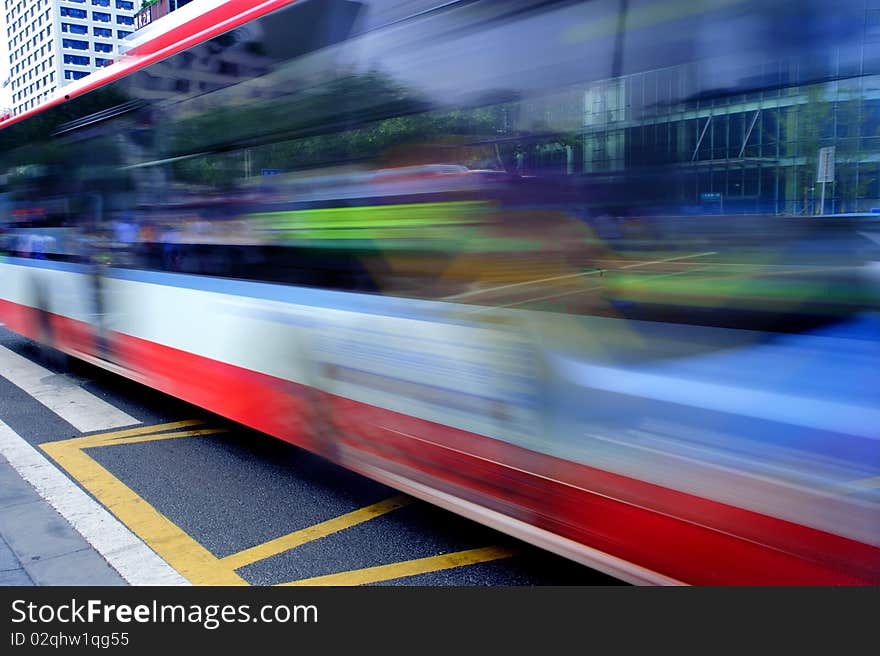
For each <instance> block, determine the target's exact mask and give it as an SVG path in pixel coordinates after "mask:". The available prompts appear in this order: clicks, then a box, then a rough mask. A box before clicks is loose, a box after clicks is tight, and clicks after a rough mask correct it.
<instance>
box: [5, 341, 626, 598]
mask: <svg viewBox="0 0 880 656" xmlns="http://www.w3.org/2000/svg"><path fill="white" fill-rule="evenodd" d="M0 347H2V348H5V349H8V350H9V351H11V352H12V353H14V354H17V355H19V356H23V357H24V358H25V359H26V360H28V361H29V362H32V363H35V364H37V365H39V366H40V367H43V368H44V369H45V371H43V372H41V374H40V376H38V380H37V383H38V384H39V386H40V387H39V389H40V390H42V392H40V393H36V394H30V393H28V392H27V391H25V390H24V389H22V388H21V387H20V386H17V385H15V384H13V383H12V382H10V380H9V376H7V372H6V371H2V370H0V421H2V422H3V423H5V424H6V425H7V426H8V427H9V428H10V429H12V431H14V432H15V433H17V434H18V435H19V436H20V437H21V438H23V439H24V440H26V441H27V442H28V443H29V444H31V445H33V446H34V447H36V449H37V452H39V453H40V454H41V455H43V456H45V458H46V460H47V461H48V462H49V463H51V466H52V467H55V468H57V469H58V470H59V471H61V472H62V473H63V474H64V476H66V477H67V479H69V480H70V481H71V482H72V483H73V484H74V485H75V486H76V487H78V488H80V489H83V490H85V491H87V492H88V493H89V495H88V496H89V497H90V498H91V500H92V501H95V502H97V504H98V506H101V507H103V508H107V509H109V510H110V511H111V512H112V513H113V514H114V515H115V516H116V517H117V518H118V519H119V520H120V521H121V522H122V524H124V525H125V526H126V527H127V529H128V530H130V531H131V532H132V533H133V534H134V535H135V536H136V538H137V539H138V540H141V541H143V542H144V543H145V544H146V545H147V546H148V547H149V548H150V549H152V550H153V551H155V552H156V553H157V554H158V555H159V556H160V557H161V558H163V559H164V560H165V562H166V563H167V564H168V565H169V566H170V567H171V568H172V569H174V570H176V571H177V572H178V573H179V574H181V575H182V576H183V577H184V578H185V579H186V580H189V581H190V582H193V583H195V584H197V585H199V584H209V583H226V582H228V580H229V579H228V578H226V577H230V576H232V577H237V578H239V579H241V580H242V581H243V582H244V583H246V584H251V585H276V584H282V583H297V582H305V583H307V584H322V583H326V584H336V585H354V584H366V585H427V586H439V585H458V586H462V585H463V586H475V585H482V586H500V585H504V586H547V585H553V586H560V585H621V584H622V583H621V582H619V581H617V580H615V579H613V578H611V577H608V576H607V575H605V574H602V573H600V572H596V571H593V570H591V569H588V568H586V567H583V566H581V565H579V564H576V563H573V562H571V561H568V560H565V559H563V558H560V557H557V556H555V555H553V554H550V553H548V552H545V551H542V550H539V549H536V548H534V547H532V546H530V545H527V544H525V543H522V542H520V541H517V540H513V539H511V538H509V537H507V536H505V535H503V534H500V533H498V532H496V531H493V530H490V529H488V528H486V527H483V526H481V525H479V524H476V523H474V522H472V521H469V520H466V519H464V518H461V517H459V516H457V515H455V514H452V513H449V512H447V511H444V510H441V509H439V508H437V507H434V506H432V505H430V504H427V503H425V502H422V501H419V500H415V499H412V498H409V497H406V496H402V495H399V494H398V493H397V492H396V491H395V490H393V489H390V488H388V487H386V486H384V485H381V484H378V483H376V482H374V481H371V480H369V479H366V478H364V477H362V476H360V475H358V474H354V473H352V472H350V471H348V470H345V469H343V468H341V467H338V466H336V465H333V464H331V463H329V462H328V461H326V460H323V459H322V458H319V457H317V456H314V455H312V454H310V453H308V452H306V451H304V450H302V449H299V448H297V447H294V446H291V445H289V444H287V443H284V442H282V441H280V440H277V439H275V438H272V437H270V436H267V435H263V434H260V433H256V432H254V431H251V430H249V429H246V428H244V427H242V426H240V425H236V424H232V423H230V422H228V421H226V420H224V419H222V418H220V417H218V416H216V415H213V414H211V413H207V412H205V411H204V410H202V409H200V408H197V407H195V406H192V405H189V404H186V403H182V402H180V401H178V400H177V399H174V398H172V397H169V396H167V395H164V394H160V393H158V392H155V391H154V390H151V389H149V388H146V387H144V386H142V385H140V384H137V383H134V382H132V381H129V380H127V379H125V378H122V377H120V376H117V375H115V374H112V373H109V372H106V371H103V370H101V369H98V368H96V367H93V366H91V365H88V364H85V363H82V362H79V361H76V360H72V359H68V358H63V357H61V356H59V355H57V354H55V353H53V352H47V351H45V350H43V349H41V348H39V347H37V346H36V345H34V344H33V343H32V342H29V341H28V340H25V339H23V338H21V337H19V336H17V335H15V334H13V333H11V332H9V331H8V330H6V329H5V328H0ZM13 357H14V356H13ZM13 378H14V376H13ZM76 389H79V390H84V391H85V392H88V393H89V395H91V396H92V397H96V398H97V399H100V400H103V401H104V402H106V403H109V404H110V405H111V406H113V407H114V408H116V409H118V410H120V411H122V412H124V413H127V415H129V416H130V417H131V418H133V419H134V420H136V422H139V423H138V424H137V425H138V428H137V433H136V434H134V435H128V434H119V431H118V430H117V431H115V432H114V431H110V432H109V433H108V432H106V431H105V432H103V433H102V432H101V431H82V430H79V429H77V428H76V427H75V426H74V425H73V424H71V423H69V421H66V420H65V419H64V418H62V415H64V408H63V407H62V406H58V405H56V406H54V407H55V410H52V409H50V407H53V406H52V403H53V401H52V400H51V399H55V400H56V401H55V402H58V403H60V402H62V401H58V399H64V398H66V396H64V394H66V393H69V392H71V391H73V390H76ZM47 394H48V397H47ZM41 395H42V398H39V399H38V398H37V397H41ZM46 398H49V399H50V401H49V402H48V404H49V406H50V407H47V401H46ZM90 398H91V397H90ZM179 422H188V423H187V424H186V425H183V426H180V425H179ZM169 424H171V425H170V426H169ZM200 433H201V434H200ZM108 434H109V435H110V437H106V438H105V437H101V436H102V435H108ZM84 436H85V437H84ZM172 438H173V439H172ZM47 445H51V446H47ZM318 577H320V578H318Z"/></svg>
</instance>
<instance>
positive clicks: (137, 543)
mask: <svg viewBox="0 0 880 656" xmlns="http://www.w3.org/2000/svg"><path fill="white" fill-rule="evenodd" d="M98 400H99V399H98ZM129 423H137V422H129ZM108 428H109V426H108ZM0 454H2V455H3V456H4V457H5V458H6V460H8V461H9V464H10V465H12V466H13V467H14V468H15V470H16V471H17V472H18V473H19V475H20V476H21V477H22V478H23V479H25V480H26V481H28V482H29V483H30V484H31V485H33V486H34V488H35V489H36V490H37V492H38V493H39V494H40V496H41V497H43V498H44V499H45V500H46V501H47V502H48V503H49V505H51V506H52V507H53V508H55V510H57V511H58V512H59V513H61V515H62V516H63V517H64V518H65V519H66V520H67V521H68V522H70V524H71V525H72V526H73V528H75V529H76V530H77V531H79V533H80V534H81V535H82V536H83V538H85V540H86V541H87V542H88V543H89V544H91V545H92V546H93V547H94V548H95V549H96V550H97V551H98V553H100V554H101V555H102V556H103V557H104V559H105V560H106V561H107V562H108V563H109V564H110V566H111V567H113V568H114V569H115V570H116V571H117V572H119V574H120V576H122V578H124V579H125V580H126V581H127V582H128V583H129V584H131V585H138V586H148V585H169V586H170V585H176V586H182V585H189V582H188V581H187V580H186V579H184V578H183V577H182V576H181V575H180V574H178V573H177V572H176V571H175V570H174V569H173V568H172V567H171V566H170V565H168V563H166V562H165V561H164V560H162V559H161V558H160V557H159V556H158V555H156V553H155V552H154V551H153V550H152V549H150V548H149V547H148V546H147V545H146V544H144V543H143V542H142V541H141V540H140V539H139V538H138V537H137V536H136V535H135V534H134V533H132V532H131V531H130V530H129V529H128V528H126V527H125V525H124V524H122V523H121V522H120V521H119V520H117V519H116V518H115V517H114V516H113V515H111V514H110V512H109V511H107V510H106V509H105V508H104V507H103V506H101V505H99V504H98V503H97V502H96V501H95V500H93V499H92V498H91V497H90V496H89V495H88V494H86V493H85V492H84V491H83V490H81V489H80V488H79V487H77V486H76V485H75V484H74V483H73V482H72V481H71V480H70V479H68V478H67V477H66V476H65V475H64V474H62V473H61V472H60V471H59V470H58V469H57V468H56V467H55V465H53V464H52V463H51V462H50V461H49V460H48V459H46V458H45V457H44V456H42V455H41V454H40V453H39V452H38V451H37V450H36V449H35V448H34V447H33V446H31V445H30V444H29V443H28V442H27V441H26V440H25V439H24V438H23V437H21V436H20V435H18V433H16V432H15V431H14V430H12V429H11V428H10V427H9V426H7V425H6V424H5V423H3V422H2V421H0Z"/></svg>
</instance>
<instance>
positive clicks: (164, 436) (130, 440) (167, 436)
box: [90, 428, 228, 448]
mask: <svg viewBox="0 0 880 656" xmlns="http://www.w3.org/2000/svg"><path fill="white" fill-rule="evenodd" d="M227 432H228V429H226V428H198V429H196V430H189V431H175V432H173V433H161V434H160V435H142V436H140V437H125V438H122V439H116V440H113V441H112V442H110V443H109V444H97V445H94V446H116V445H117V444H137V443H138V442H158V441H160V440H173V439H175V438H178V437H200V436H202V435H217V434H219V433H227ZM90 448H91V447H90Z"/></svg>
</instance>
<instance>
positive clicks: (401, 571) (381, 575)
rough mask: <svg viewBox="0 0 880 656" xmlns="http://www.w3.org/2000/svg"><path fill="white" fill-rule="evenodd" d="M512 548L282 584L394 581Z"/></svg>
mask: <svg viewBox="0 0 880 656" xmlns="http://www.w3.org/2000/svg"><path fill="white" fill-rule="evenodd" d="M515 553H516V552H514V551H513V550H512V549H506V548H504V547H483V548H480V549H469V550H468V551H457V552H455V553H451V554H443V555H441V556H431V557H428V558H418V559H416V560H405V561H403V562H401V563H393V564H391V565H379V566H378V567H367V568H365V569H355V570H351V571H349V572H340V573H338V574H327V575H326V576H315V577H313V578H309V579H301V580H299V581H290V582H289V583H282V584H281V585H282V586H300V585H344V586H350V585H365V584H368V583H380V582H382V581H391V580H393V579H399V578H402V577H404V576H416V575H418V574H429V573H430V572H438V571H441V570H444V569H452V568H453V567H464V566H466V565H476V564H478V563H486V562H489V561H493V560H500V559H502V558H510V557H511V556H513V555H515Z"/></svg>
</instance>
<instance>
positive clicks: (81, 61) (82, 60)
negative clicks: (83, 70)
mask: <svg viewBox="0 0 880 656" xmlns="http://www.w3.org/2000/svg"><path fill="white" fill-rule="evenodd" d="M90 62H91V59H90V58H89V57H83V56H82V55H64V63H65V64H77V65H79V66H88V65H89V63H90Z"/></svg>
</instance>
